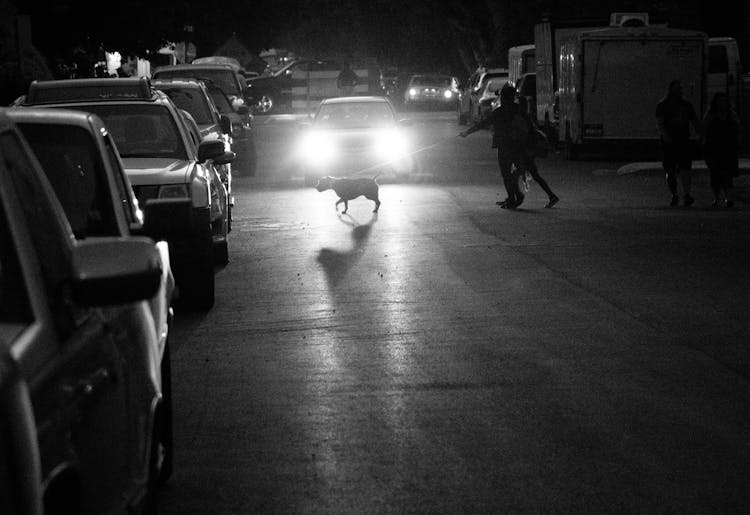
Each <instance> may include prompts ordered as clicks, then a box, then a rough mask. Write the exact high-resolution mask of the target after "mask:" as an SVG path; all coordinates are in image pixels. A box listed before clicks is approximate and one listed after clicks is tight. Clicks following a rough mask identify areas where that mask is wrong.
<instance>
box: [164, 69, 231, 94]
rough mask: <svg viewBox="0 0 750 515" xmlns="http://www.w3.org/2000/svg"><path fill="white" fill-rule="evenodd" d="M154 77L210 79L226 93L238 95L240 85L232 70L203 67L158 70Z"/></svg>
mask: <svg viewBox="0 0 750 515" xmlns="http://www.w3.org/2000/svg"><path fill="white" fill-rule="evenodd" d="M154 79H198V80H208V81H211V82H212V83H213V84H215V85H216V86H218V87H220V88H221V89H222V91H224V93H226V94H227V95H235V96H239V95H240V93H241V92H240V85H239V84H238V83H237V79H236V78H235V75H234V72H233V71H232V70H211V69H204V68H197V69H194V70H193V69H190V68H186V69H178V70H160V71H158V72H156V73H155V74H154Z"/></svg>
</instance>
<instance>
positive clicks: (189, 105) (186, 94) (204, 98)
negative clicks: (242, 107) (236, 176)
mask: <svg viewBox="0 0 750 515" xmlns="http://www.w3.org/2000/svg"><path fill="white" fill-rule="evenodd" d="M151 86H153V87H154V88H156V89H158V90H159V91H162V92H164V93H166V94H167V96H168V97H169V99H170V100H171V101H172V102H174V104H175V105H176V106H177V107H178V108H180V109H182V110H183V111H186V112H187V113H189V115H190V117H192V120H193V121H194V122H195V124H196V126H197V127H198V132H199V138H198V143H196V144H197V145H198V144H200V142H201V141H203V140H221V141H223V142H224V143H225V146H226V148H227V150H232V149H233V147H232V138H231V136H230V135H229V134H230V132H231V130H232V128H231V125H232V121H231V120H230V119H229V117H228V116H225V115H222V114H221V113H219V109H218V108H217V107H216V104H214V101H213V99H212V98H211V96H210V95H209V93H208V89H207V88H206V86H205V85H204V84H203V83H202V82H201V81H197V80H192V79H186V80H155V81H152V82H151ZM216 170H217V171H218V172H219V175H220V176H221V180H222V182H223V183H224V187H225V188H226V189H227V194H229V197H230V201H229V211H230V218H231V210H232V206H233V205H234V201H233V200H232V164H231V163H226V164H223V165H220V166H217V167H216Z"/></svg>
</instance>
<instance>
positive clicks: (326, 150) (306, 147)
mask: <svg viewBox="0 0 750 515" xmlns="http://www.w3.org/2000/svg"><path fill="white" fill-rule="evenodd" d="M299 153H300V158H301V159H303V160H304V161H305V162H307V163H308V164H311V165H313V166H322V165H325V164H329V163H331V162H332V161H334V160H335V159H336V157H337V154H338V149H337V148H336V144H335V142H334V141H333V139H332V138H331V137H330V135H328V134H325V133H324V132H320V131H310V132H308V133H306V134H304V135H303V136H302V139H301V140H300V144H299Z"/></svg>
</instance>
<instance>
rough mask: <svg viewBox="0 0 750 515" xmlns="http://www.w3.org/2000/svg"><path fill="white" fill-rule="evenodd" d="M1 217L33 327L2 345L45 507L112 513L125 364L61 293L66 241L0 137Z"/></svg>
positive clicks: (102, 332) (124, 447)
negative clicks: (37, 457)
mask: <svg viewBox="0 0 750 515" xmlns="http://www.w3.org/2000/svg"><path fill="white" fill-rule="evenodd" d="M0 151H1V152H2V156H3V164H2V166H0V168H1V170H0V174H1V175H2V177H1V184H2V190H3V191H4V196H3V204H4V205H3V206H2V207H3V208H4V213H5V215H6V216H7V218H8V222H9V228H10V231H9V233H10V235H11V236H10V238H11V240H12V243H13V245H14V246H15V247H17V248H20V249H22V250H23V253H21V254H19V256H18V257H19V261H20V264H21V266H22V272H23V273H22V277H23V278H24V281H25V282H24V287H25V288H26V289H27V291H28V294H29V296H30V297H31V298H32V299H33V302H32V308H33V309H32V317H33V323H32V326H33V325H37V326H39V327H42V328H43V330H41V331H21V332H20V333H19V335H18V336H16V337H15V338H14V339H13V340H12V341H11V343H10V345H11V350H12V352H13V353H14V355H16V356H17V357H18V360H19V364H20V367H21V370H22V371H24V372H25V373H26V374H28V377H27V380H28V382H29V385H30V389H31V399H32V404H33V407H34V415H35V419H36V422H37V428H38V441H39V449H40V454H41V463H42V470H43V474H44V477H45V482H46V483H47V489H46V492H45V504H47V505H48V506H50V507H55V508H56V509H66V508H70V509H71V510H72V511H77V510H83V511H86V512H90V513H104V512H107V511H110V510H111V509H113V508H115V507H118V506H120V505H121V504H122V503H123V501H124V494H125V492H126V490H127V488H128V481H129V478H130V476H131V471H130V470H129V460H128V457H129V456H130V454H131V453H132V452H134V449H133V448H132V441H131V438H129V431H128V427H129V426H128V424H129V422H132V418H133V415H132V414H131V413H130V412H129V409H130V404H131V403H130V402H129V399H128V389H127V385H128V378H129V376H128V370H127V366H128V364H127V363H126V361H125V360H124V359H123V356H122V354H121V353H120V351H119V349H118V347H117V345H115V341H114V339H113V337H112V333H111V330H110V329H109V328H108V327H107V324H105V322H104V318H103V316H102V312H101V310H99V309H94V308H86V307H81V306H78V305H76V304H75V303H74V302H73V301H72V298H71V296H70V292H69V290H68V289H67V287H66V285H67V279H68V278H69V274H70V273H71V269H72V263H71V261H70V259H71V258H70V256H71V250H70V247H71V246H72V245H73V235H72V233H71V230H70V227H69V225H68V224H67V222H64V220H65V215H64V213H63V212H62V208H61V207H60V206H59V204H57V201H56V199H54V198H53V194H52V192H51V187H50V186H49V184H46V183H45V179H43V178H41V177H40V175H39V173H40V172H38V170H37V169H36V166H38V165H36V163H34V161H32V160H31V159H30V158H29V157H28V156H29V154H28V148H27V147H26V146H25V145H24V144H23V143H22V142H21V140H20V138H18V136H17V135H15V134H14V133H10V132H9V133H4V134H0Z"/></svg>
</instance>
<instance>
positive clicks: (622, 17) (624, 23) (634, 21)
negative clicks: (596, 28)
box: [609, 13, 648, 27]
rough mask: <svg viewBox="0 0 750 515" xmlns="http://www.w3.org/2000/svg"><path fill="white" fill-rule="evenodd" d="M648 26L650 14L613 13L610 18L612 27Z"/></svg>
mask: <svg viewBox="0 0 750 515" xmlns="http://www.w3.org/2000/svg"><path fill="white" fill-rule="evenodd" d="M646 25H648V13H612V14H610V16H609V26H610V27H645V26H646Z"/></svg>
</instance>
